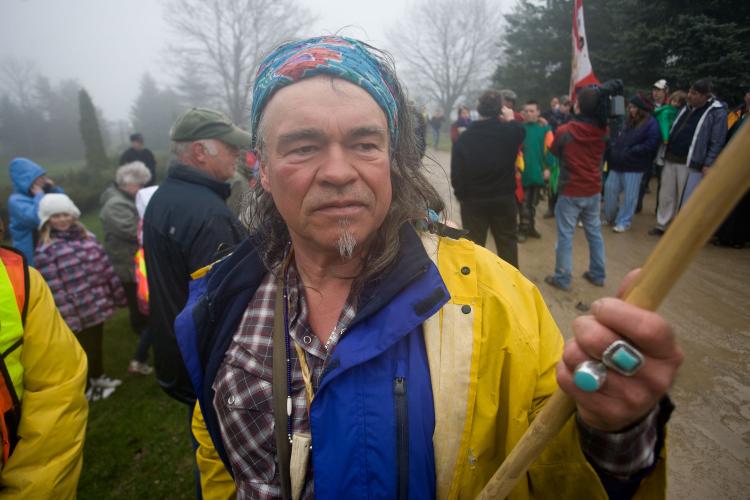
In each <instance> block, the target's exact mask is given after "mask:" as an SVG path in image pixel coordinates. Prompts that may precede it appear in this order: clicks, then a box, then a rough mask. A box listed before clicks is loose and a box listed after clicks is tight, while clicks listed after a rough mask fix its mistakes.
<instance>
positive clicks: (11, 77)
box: [0, 57, 38, 111]
mask: <svg viewBox="0 0 750 500" xmlns="http://www.w3.org/2000/svg"><path fill="white" fill-rule="evenodd" d="M37 78H38V73H37V70H36V65H35V64H34V62H33V61H31V60H28V59H17V58H15V57H5V58H3V60H2V63H0V90H1V91H3V93H4V94H5V95H7V96H8V97H9V98H10V99H11V100H12V101H13V102H14V103H15V104H16V105H18V106H20V107H21V109H23V110H24V111H28V110H29V109H31V108H32V107H33V105H34V101H35V99H36V95H35V93H34V83H35V82H36V80H37Z"/></svg>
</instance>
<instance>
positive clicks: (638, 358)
mask: <svg viewBox="0 0 750 500" xmlns="http://www.w3.org/2000/svg"><path fill="white" fill-rule="evenodd" d="M645 362H646V360H645V358H644V357H643V354H641V353H640V351H639V350H638V349H636V348H635V347H633V345H632V344H630V343H629V342H627V341H625V340H615V341H614V342H612V343H611V344H610V345H609V347H607V348H606V349H605V350H604V354H602V363H604V364H605V365H606V366H607V368H611V369H613V370H614V371H616V372H617V373H619V374H621V375H625V376H626V377H632V376H633V375H635V374H636V372H638V370H640V369H641V367H642V366H643V363H645Z"/></svg>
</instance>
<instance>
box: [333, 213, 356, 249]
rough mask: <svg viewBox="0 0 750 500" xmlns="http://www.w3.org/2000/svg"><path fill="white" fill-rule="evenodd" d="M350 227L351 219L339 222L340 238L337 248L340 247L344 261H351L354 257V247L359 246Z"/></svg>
mask: <svg viewBox="0 0 750 500" xmlns="http://www.w3.org/2000/svg"><path fill="white" fill-rule="evenodd" d="M349 226H350V223H349V219H341V220H340V221H339V237H338V238H337V239H336V246H338V249H339V255H341V257H342V258H344V259H351V258H352V255H354V247H355V246H357V238H356V237H355V236H354V233H352V230H351V229H350V228H349Z"/></svg>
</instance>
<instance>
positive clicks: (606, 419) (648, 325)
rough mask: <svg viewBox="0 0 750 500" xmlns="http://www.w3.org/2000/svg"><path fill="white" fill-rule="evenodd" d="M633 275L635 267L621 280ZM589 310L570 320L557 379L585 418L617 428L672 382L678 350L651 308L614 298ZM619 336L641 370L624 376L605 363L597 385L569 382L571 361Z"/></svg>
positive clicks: (643, 411)
mask: <svg viewBox="0 0 750 500" xmlns="http://www.w3.org/2000/svg"><path fill="white" fill-rule="evenodd" d="M634 277H635V273H630V275H628V277H627V278H626V279H625V282H626V283H627V282H629V281H630V279H633V278H634ZM623 289H624V287H623V288H621V289H620V292H621V293H620V294H618V295H621V294H622V290H623ZM591 312H592V314H591V315H587V316H580V317H578V318H576V320H575V321H574V322H573V332H574V337H573V338H572V339H571V340H569V341H568V342H567V343H566V345H565V351H564V352H563V357H562V360H561V361H560V363H558V365H557V381H558V383H559V384H560V387H561V388H562V389H563V390H564V391H565V392H567V393H568V394H569V395H570V396H571V397H572V398H573V399H575V401H576V405H577V407H578V415H579V416H580V418H581V419H582V420H583V422H584V423H586V424H587V425H588V426H590V427H593V428H595V429H599V430H601V431H605V432H617V431H621V430H623V429H625V428H627V427H628V426H630V425H632V424H634V423H636V422H638V421H639V420H641V419H642V418H643V417H645V416H646V415H647V414H648V413H649V412H650V411H651V409H653V408H654V406H656V405H657V404H658V402H659V400H660V399H661V398H662V397H663V396H664V395H665V394H666V392H667V390H669V388H670V387H671V385H672V382H673V381H674V378H675V375H676V373H677V369H678V368H679V366H680V364H681V363H682V359H683V354H682V350H681V349H680V347H679V346H678V345H677V343H676V342H675V338H674V334H673V332H672V329H671V328H670V326H669V325H668V324H667V323H666V321H664V319H663V318H662V317H661V316H659V315H658V314H656V313H654V312H651V311H646V310H644V309H640V308H638V307H635V306H633V305H630V304H626V303H625V302H623V301H622V300H619V299H614V298H603V299H599V300H597V301H596V302H594V303H593V304H592V306H591ZM622 338H625V339H627V340H629V341H630V343H631V344H633V346H635V347H636V348H637V349H638V350H639V351H640V352H641V354H643V356H644V358H645V363H644V364H643V366H642V367H641V368H640V370H638V372H637V373H636V374H635V375H633V376H632V377H626V376H624V375H620V374H619V373H617V372H615V371H614V370H611V369H608V370H607V380H606V381H605V382H604V385H603V386H602V387H601V389H599V390H598V391H597V392H584V391H582V390H580V389H579V388H578V387H577V386H576V385H575V383H574V382H573V373H574V371H575V368H576V366H578V365H579V364H580V363H582V362H583V361H586V360H591V359H595V360H601V356H602V353H603V352H604V350H605V349H606V348H607V347H608V346H609V345H610V344H612V342H614V341H615V340H618V339H622Z"/></svg>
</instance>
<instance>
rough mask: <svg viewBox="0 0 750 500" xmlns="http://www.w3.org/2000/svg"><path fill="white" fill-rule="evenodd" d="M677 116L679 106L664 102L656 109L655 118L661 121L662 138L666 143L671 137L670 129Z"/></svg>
mask: <svg viewBox="0 0 750 500" xmlns="http://www.w3.org/2000/svg"><path fill="white" fill-rule="evenodd" d="M676 117H677V108H675V107H674V106H672V105H671V104H664V105H662V106H659V107H658V108H656V109H655V110H654V118H656V121H657V122H658V123H659V131H660V132H661V140H662V142H663V143H665V144H666V142H667V140H668V139H669V131H670V130H671V129H672V124H673V123H674V119H675V118H676Z"/></svg>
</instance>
